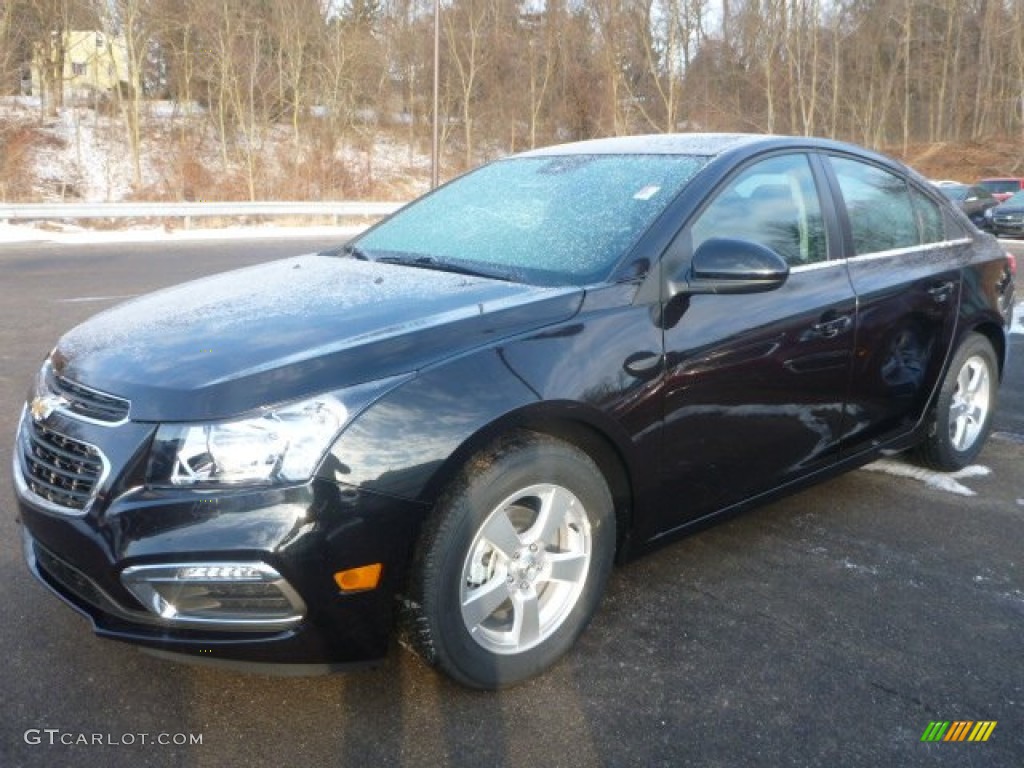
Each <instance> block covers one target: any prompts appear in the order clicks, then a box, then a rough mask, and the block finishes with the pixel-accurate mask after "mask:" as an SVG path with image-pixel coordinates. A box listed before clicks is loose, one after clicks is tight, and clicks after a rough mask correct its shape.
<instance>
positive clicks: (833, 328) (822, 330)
mask: <svg viewBox="0 0 1024 768" xmlns="http://www.w3.org/2000/svg"><path fill="white" fill-rule="evenodd" d="M826 317H828V316H827V315H826ZM851 325H853V319H852V318H851V317H850V316H849V315H839V316H838V317H829V319H828V320H822V321H821V322H820V323H815V324H814V325H812V326H811V329H812V330H813V331H814V333H815V335H816V336H820V337H821V338H823V339H834V338H835V337H836V336H838V335H839V334H841V333H845V332H846V331H848V330H849V329H850V326H851Z"/></svg>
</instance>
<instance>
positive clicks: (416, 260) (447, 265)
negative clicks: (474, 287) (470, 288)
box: [374, 256, 516, 282]
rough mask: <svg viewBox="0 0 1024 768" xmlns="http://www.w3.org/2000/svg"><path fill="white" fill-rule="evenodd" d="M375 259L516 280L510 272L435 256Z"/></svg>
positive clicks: (464, 273) (476, 275)
mask: <svg viewBox="0 0 1024 768" xmlns="http://www.w3.org/2000/svg"><path fill="white" fill-rule="evenodd" d="M374 261H379V262H381V263H384V264H399V265H401V266H403V267H419V268H421V269H433V270H436V271H438V272H454V273H455V274H458V275H472V276H473V277H487V278H490V279H492V280H504V281H506V282H516V278H515V276H514V275H513V274H512V273H510V272H504V271H502V270H497V269H488V268H486V267H480V266H476V265H474V266H468V265H465V264H457V263H455V262H451V261H441V260H440V259H435V258H434V257H433V256H378V257H377V258H376V259H374Z"/></svg>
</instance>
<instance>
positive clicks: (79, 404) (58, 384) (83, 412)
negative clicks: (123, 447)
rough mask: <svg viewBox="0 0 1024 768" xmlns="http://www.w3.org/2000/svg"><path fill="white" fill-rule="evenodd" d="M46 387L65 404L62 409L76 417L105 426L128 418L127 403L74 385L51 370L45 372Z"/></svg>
mask: <svg viewBox="0 0 1024 768" xmlns="http://www.w3.org/2000/svg"><path fill="white" fill-rule="evenodd" d="M46 385H47V388H48V389H49V390H50V391H51V392H53V393H54V394H57V395H60V396H61V397H62V398H63V399H64V400H65V401H66V402H67V405H66V406H64V409H65V410H67V411H69V412H70V413H73V414H75V415H77V416H81V417H82V418H85V419H92V420H93V421H100V422H103V423H105V424H117V423H120V422H122V421H125V420H126V419H127V418H128V411H129V409H130V407H131V403H130V402H129V401H127V400H125V399H124V398H122V397H116V396H114V395H108V394H106V393H104V392H98V391H97V390H95V389H90V388H89V387H85V386H82V385H81V384H76V383H75V382H73V381H71V380H70V379H66V378H64V377H63V376H58V375H57V374H56V373H54V371H53V369H52V368H51V369H49V371H48V372H47V376H46Z"/></svg>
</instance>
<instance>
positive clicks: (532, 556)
mask: <svg viewBox="0 0 1024 768" xmlns="http://www.w3.org/2000/svg"><path fill="white" fill-rule="evenodd" d="M542 510H547V511H548V512H549V514H547V515H545V516H544V518H543V520H542V514H541V511H542ZM551 510H554V512H555V514H550V511H551ZM545 520H546V521H550V524H549V525H545V524H544V521H545ZM507 523H511V526H509V525H507ZM556 523H557V528H552V526H554V525H555V524H556ZM614 551H615V512H614V507H613V503H612V497H611V493H610V492H609V490H608V485H607V483H606V482H605V480H604V477H603V476H602V474H601V472H600V470H599V469H598V467H597V465H596V464H595V463H594V462H593V461H592V460H591V459H590V457H589V456H587V455H586V454H585V453H584V452H583V451H581V450H579V449H578V448H576V447H574V446H572V445H570V444H568V443H565V442H563V441H561V440H557V439H555V438H552V437H548V436H545V435H540V434H536V433H532V432H517V433H514V434H512V435H509V436H507V437H505V438H504V439H502V440H500V441H499V442H498V443H497V444H496V445H494V446H493V447H492V448H491V449H489V450H487V451H484V452H483V453H481V454H479V455H477V456H476V457H474V458H473V459H472V460H471V461H470V462H468V464H467V466H466V467H465V469H464V470H463V472H462V474H461V475H460V476H459V477H458V478H457V479H456V480H455V481H454V482H453V483H452V485H451V487H450V488H449V489H448V490H447V491H446V492H445V493H444V494H443V495H442V498H441V499H440V500H439V502H438V504H437V507H436V509H435V510H434V512H433V514H432V516H431V518H430V519H429V520H428V521H427V522H426V523H425V527H424V531H423V533H422V535H421V537H420V542H419V547H418V550H417V554H416V558H415V562H414V566H413V572H412V576H411V584H410V588H409V594H408V598H407V599H406V600H405V601H404V610H403V619H404V621H403V625H404V626H403V630H404V635H405V640H406V642H407V644H408V645H411V646H412V648H413V649H414V650H415V651H416V652H417V653H419V654H420V655H421V656H422V657H423V658H424V659H425V660H426V661H427V662H428V663H429V664H432V665H434V666H436V667H438V668H440V669H441V670H442V671H444V672H445V673H446V674H448V675H449V676H450V677H452V678H453V679H455V680H457V681H459V682H460V683H463V684H465V685H467V686H470V687H473V688H484V689H495V688H501V687H505V686H508V685H514V684H516V683H519V682H522V681H523V680H526V679H528V678H530V677H533V676H535V675H537V674H539V673H541V672H543V671H544V670H546V669H548V668H549V667H550V666H551V665H553V664H554V663H555V662H556V661H557V660H558V659H559V658H560V657H561V656H562V655H563V654H564V653H565V652H566V651H567V650H569V648H570V647H572V645H573V643H575V641H576V639H577V638H578V637H579V635H580V634H581V633H582V632H583V630H584V629H585V628H586V626H587V624H588V622H589V621H590V618H591V617H592V616H593V614H594V612H595V610H596V609H597V606H598V604H599V603H600V600H601V596H602V594H603V592H604V587H605V583H606V581H607V578H608V574H609V572H610V570H611V566H612V560H613V557H614Z"/></svg>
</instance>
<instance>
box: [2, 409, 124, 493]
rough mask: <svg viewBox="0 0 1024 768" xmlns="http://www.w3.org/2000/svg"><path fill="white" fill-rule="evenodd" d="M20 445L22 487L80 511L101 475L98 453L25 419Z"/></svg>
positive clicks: (101, 466) (100, 455) (94, 489)
mask: <svg viewBox="0 0 1024 768" xmlns="http://www.w3.org/2000/svg"><path fill="white" fill-rule="evenodd" d="M23 430H24V434H23V439H22V444H21V455H22V468H23V471H24V475H25V484H26V485H27V486H28V489H29V490H30V491H32V493H34V494H35V495H36V496H39V497H40V498H42V499H44V500H46V501H48V502H50V503H51V504H55V505H57V506H58V507H63V508H65V509H68V510H73V511H78V512H81V511H84V510H85V508H86V507H87V506H88V505H89V503H90V502H91V501H92V498H93V495H94V493H95V491H96V487H97V485H98V484H99V482H100V480H101V478H102V477H103V474H104V459H103V455H102V454H101V453H100V451H99V449H98V448H96V447H95V446H92V445H89V444H88V443H83V442H81V441H80V440H75V439H74V438H71V437H68V436H66V435H62V434H60V433H59V432H55V431H54V430H52V429H49V428H48V427H45V426H43V425H42V424H39V423H37V422H36V421H34V420H33V419H31V418H26V419H25V421H24V426H23Z"/></svg>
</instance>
